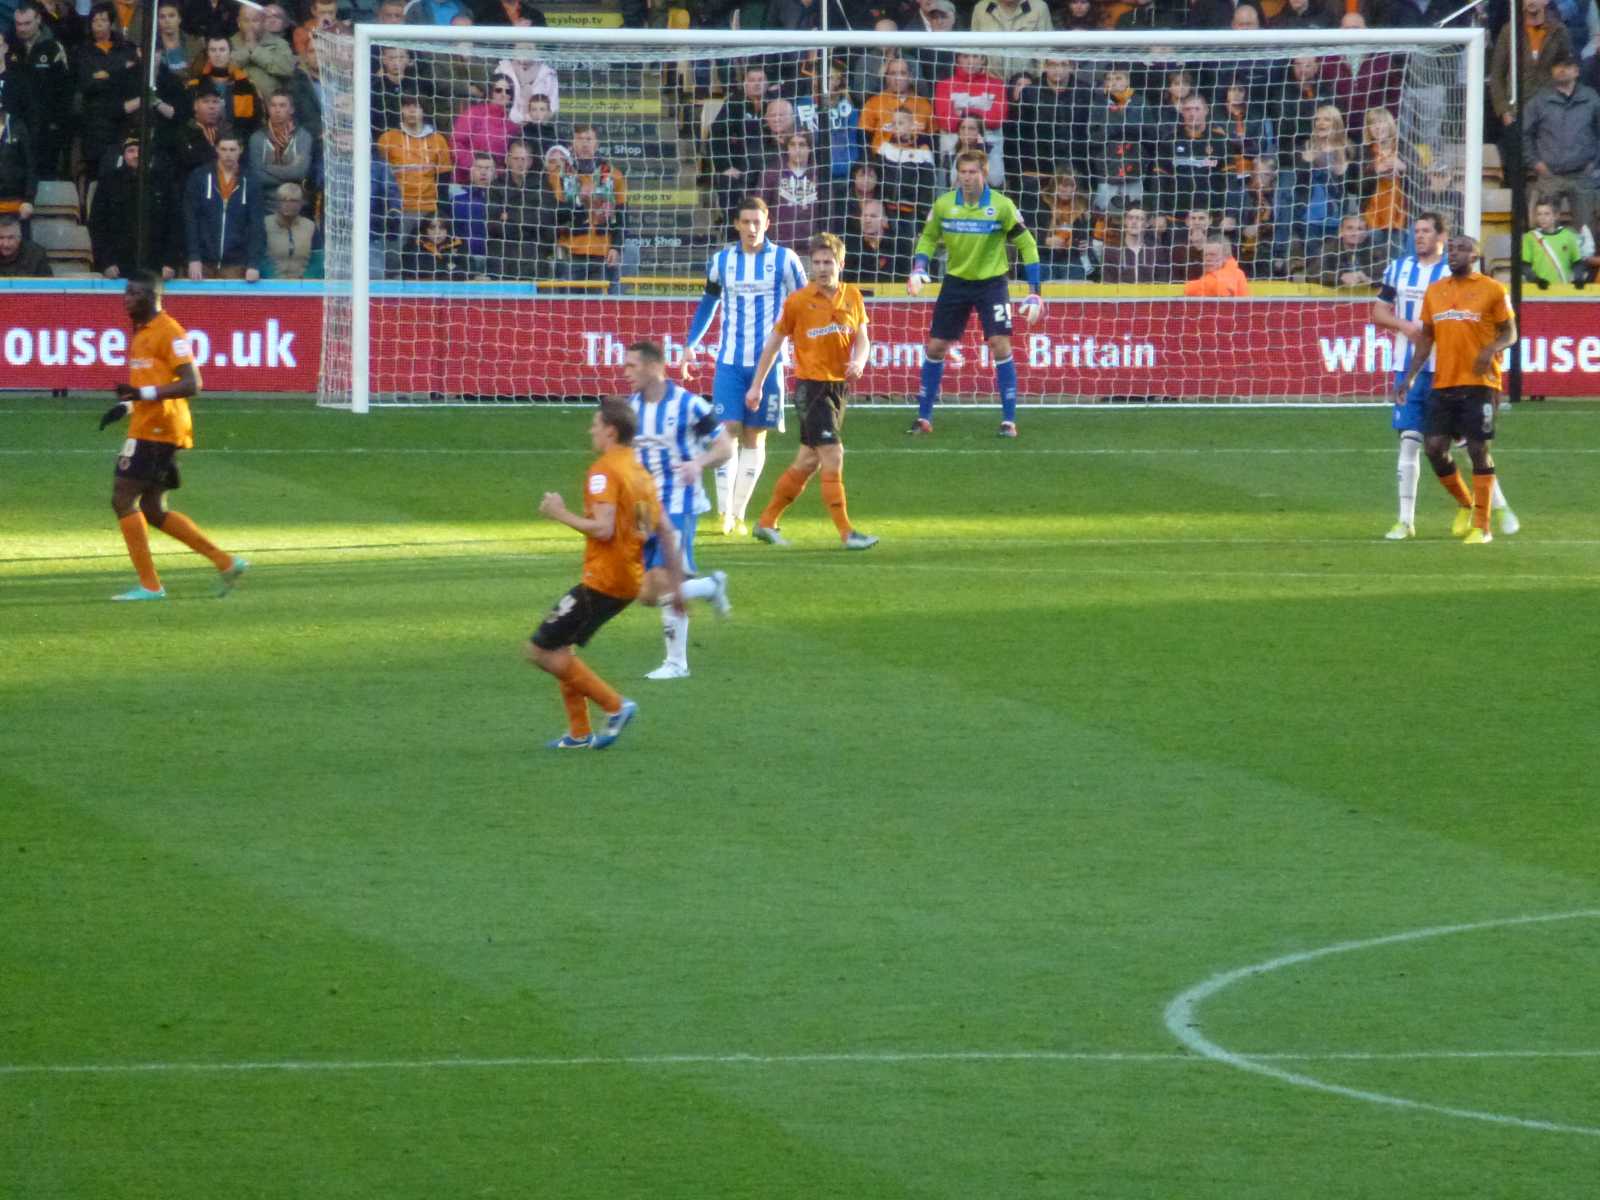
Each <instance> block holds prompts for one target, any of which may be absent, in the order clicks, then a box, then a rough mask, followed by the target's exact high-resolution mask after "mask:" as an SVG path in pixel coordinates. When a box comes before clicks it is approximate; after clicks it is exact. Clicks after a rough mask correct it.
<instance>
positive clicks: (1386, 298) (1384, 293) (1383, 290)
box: [1378, 283, 1400, 304]
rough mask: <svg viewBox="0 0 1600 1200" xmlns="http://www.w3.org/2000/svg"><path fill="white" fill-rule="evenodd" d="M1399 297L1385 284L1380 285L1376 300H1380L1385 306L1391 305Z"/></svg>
mask: <svg viewBox="0 0 1600 1200" xmlns="http://www.w3.org/2000/svg"><path fill="white" fill-rule="evenodd" d="M1399 295H1400V293H1399V292H1397V291H1395V290H1394V288H1393V287H1392V286H1390V285H1389V284H1387V283H1385V284H1380V285H1379V287H1378V299H1379V300H1382V301H1383V302H1384V303H1385V304H1393V303H1394V302H1395V299H1396V298H1397V297H1398V296H1399Z"/></svg>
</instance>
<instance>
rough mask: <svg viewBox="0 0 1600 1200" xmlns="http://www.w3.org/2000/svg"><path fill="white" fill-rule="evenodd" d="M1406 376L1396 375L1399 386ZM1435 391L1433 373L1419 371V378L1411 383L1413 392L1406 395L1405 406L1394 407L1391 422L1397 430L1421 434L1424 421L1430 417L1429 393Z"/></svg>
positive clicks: (1396, 382)
mask: <svg viewBox="0 0 1600 1200" xmlns="http://www.w3.org/2000/svg"><path fill="white" fill-rule="evenodd" d="M1402 378H1404V376H1401V375H1396V376H1395V379H1394V381H1395V384H1396V385H1398V384H1399V382H1400V380H1401V379H1402ZM1431 391H1433V372H1432V371H1418V372H1417V377H1416V378H1415V379H1413V380H1412V381H1411V390H1410V391H1409V392H1407V393H1406V399H1405V403H1404V404H1396V405H1395V406H1394V417H1393V419H1392V420H1391V421H1390V422H1389V423H1390V425H1392V426H1393V427H1394V428H1395V429H1398V430H1400V431H1401V432H1402V433H1404V432H1406V431H1407V430H1412V431H1416V432H1419V433H1420V432H1421V430H1422V426H1423V424H1424V421H1425V419H1426V417H1427V415H1428V393H1429V392H1431Z"/></svg>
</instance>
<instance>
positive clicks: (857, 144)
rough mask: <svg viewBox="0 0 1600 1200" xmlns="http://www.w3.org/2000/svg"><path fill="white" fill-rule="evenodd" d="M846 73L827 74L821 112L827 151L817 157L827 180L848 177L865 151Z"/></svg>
mask: <svg viewBox="0 0 1600 1200" xmlns="http://www.w3.org/2000/svg"><path fill="white" fill-rule="evenodd" d="M849 80H850V76H849V73H848V72H846V71H844V70H842V69H841V70H835V71H830V72H829V73H828V102H827V104H826V106H825V108H824V111H823V121H824V125H823V134H824V144H825V145H826V146H827V151H828V152H827V153H826V154H825V155H824V154H819V155H818V156H817V159H818V162H819V163H820V164H821V165H822V167H823V169H824V173H825V174H826V175H827V177H828V179H829V180H830V181H835V180H843V179H847V178H849V175H850V168H851V167H852V166H854V165H855V164H856V163H858V162H860V161H861V158H862V156H863V155H864V154H865V153H866V144H867V139H866V138H864V137H863V136H862V135H861V111H860V109H858V108H857V107H856V102H855V97H854V96H852V95H851V94H850V88H849Z"/></svg>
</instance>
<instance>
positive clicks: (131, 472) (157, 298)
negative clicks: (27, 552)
mask: <svg viewBox="0 0 1600 1200" xmlns="http://www.w3.org/2000/svg"><path fill="white" fill-rule="evenodd" d="M122 307H123V308H124V309H125V310H126V311H127V314H128V317H129V319H130V320H132V322H133V340H132V342H131V344H130V345H129V347H128V382H127V383H119V384H117V387H116V392H117V402H116V403H115V404H113V405H112V406H111V407H110V408H109V409H107V410H106V413H105V415H104V416H102V417H101V418H100V428H101V429H104V428H105V427H106V426H107V425H110V424H112V423H114V422H116V421H120V420H122V418H123V417H126V416H128V415H129V414H130V413H132V415H133V419H132V420H131V421H129V422H128V440H127V441H126V442H124V443H123V445H122V454H121V456H120V457H118V459H117V473H116V481H115V484H114V486H113V488H112V492H111V510H112V511H113V512H115V513H116V514H117V523H118V524H119V525H121V527H122V539H123V541H124V542H126V543H127V546H128V557H129V558H130V559H132V560H133V566H134V570H136V571H138V572H139V586H138V587H135V588H130V589H129V590H128V591H126V592H119V593H118V594H117V595H115V596H113V597H111V598H112V599H113V600H165V599H166V598H167V589H166V588H164V587H162V586H161V577H160V576H158V575H157V574H156V567H155V563H154V562H153V561H152V559H151V557H150V533H149V526H151V525H154V526H155V527H156V528H157V529H159V530H161V532H162V533H165V534H168V535H170V536H171V537H174V538H177V539H178V541H180V542H182V543H183V544H184V545H185V546H187V547H189V549H191V550H193V551H194V552H195V553H196V554H203V555H205V557H206V558H208V559H210V560H211V563H212V565H213V566H215V567H216V568H217V572H218V575H219V577H220V578H219V584H218V589H217V595H219V596H226V595H227V594H228V593H229V592H231V591H232V590H233V585H234V584H236V583H237V582H239V576H241V575H243V574H244V573H245V571H246V570H248V569H249V567H250V564H249V563H247V562H246V561H245V560H244V559H242V558H240V557H239V556H238V555H237V554H229V553H228V552H227V551H226V550H219V549H217V547H216V546H215V545H213V544H212V543H211V541H210V539H208V538H207V537H206V535H205V534H203V533H201V532H200V529H199V527H198V526H196V525H195V523H194V522H193V521H191V520H189V518H188V517H186V516H184V515H183V514H182V513H180V512H172V511H170V510H169V509H168V508H167V493H168V492H170V491H172V490H174V489H175V488H177V487H179V486H181V484H182V480H181V479H180V478H179V476H178V451H180V450H187V449H188V448H189V447H190V446H193V445H194V423H193V421H192V420H191V419H190V416H189V397H190V396H198V395H199V394H200V368H199V367H197V366H196V365H195V361H194V353H193V351H192V350H191V349H190V347H189V335H188V333H186V332H185V331H184V328H183V326H182V325H179V324H178V322H177V321H175V320H173V319H172V317H171V315H170V314H168V313H165V312H163V311H162V310H161V281H160V279H159V278H158V277H157V276H156V275H154V274H153V273H151V272H149V271H136V272H134V273H133V274H131V275H129V276H128V284H127V287H126V289H125V290H124V291H123V293H122Z"/></svg>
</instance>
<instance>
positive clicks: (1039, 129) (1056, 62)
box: [1005, 55, 1097, 176]
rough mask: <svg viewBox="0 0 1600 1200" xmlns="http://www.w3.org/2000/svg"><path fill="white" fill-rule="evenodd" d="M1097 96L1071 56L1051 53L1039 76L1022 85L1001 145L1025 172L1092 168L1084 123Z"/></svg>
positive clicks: (1043, 172)
mask: <svg viewBox="0 0 1600 1200" xmlns="http://www.w3.org/2000/svg"><path fill="white" fill-rule="evenodd" d="M1096 101H1097V97H1096V95H1095V91H1094V87H1093V85H1092V84H1091V83H1090V81H1089V79H1088V78H1087V77H1086V75H1085V74H1084V73H1082V72H1080V71H1079V70H1078V68H1077V66H1076V65H1075V64H1074V63H1073V62H1072V60H1071V59H1068V58H1063V57H1061V56H1060V55H1051V56H1050V57H1048V58H1046V59H1045V60H1044V64H1043V69H1042V70H1041V72H1040V79H1039V82H1038V83H1037V84H1035V85H1034V86H1032V87H1029V88H1025V89H1023V92H1022V97H1021V99H1020V100H1019V101H1018V103H1017V105H1016V108H1015V111H1014V115H1013V117H1012V119H1011V121H1010V123H1009V125H1008V127H1007V130H1006V139H1005V142H1006V145H1007V146H1009V147H1011V148H1012V149H1013V150H1014V152H1015V159H1014V161H1015V163H1016V166H1017V170H1018V171H1019V172H1021V173H1022V174H1024V175H1038V176H1049V175H1053V174H1054V173H1055V172H1057V171H1066V170H1070V171H1073V172H1076V173H1078V174H1080V175H1081V174H1085V173H1087V172H1088V171H1089V169H1090V167H1091V150H1092V147H1091V143H1090V139H1089V122H1090V120H1091V117H1092V114H1093V111H1094V107H1095V104H1096Z"/></svg>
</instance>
